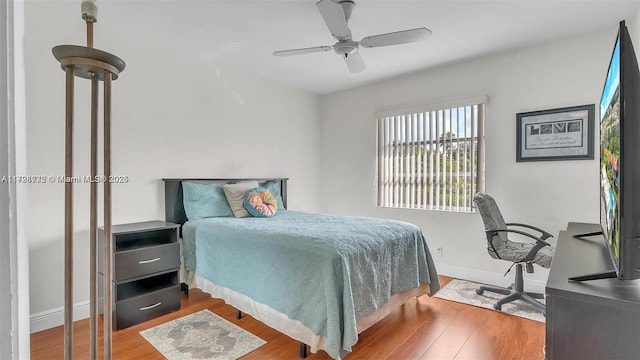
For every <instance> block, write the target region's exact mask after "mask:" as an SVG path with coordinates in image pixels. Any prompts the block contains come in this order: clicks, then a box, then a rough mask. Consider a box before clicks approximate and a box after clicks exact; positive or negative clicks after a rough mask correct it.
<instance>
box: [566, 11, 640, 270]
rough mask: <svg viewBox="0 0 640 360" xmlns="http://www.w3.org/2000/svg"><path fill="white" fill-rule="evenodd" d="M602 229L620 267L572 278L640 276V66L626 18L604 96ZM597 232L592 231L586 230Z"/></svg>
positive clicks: (601, 180) (601, 145)
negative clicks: (639, 67)
mask: <svg viewBox="0 0 640 360" xmlns="http://www.w3.org/2000/svg"><path fill="white" fill-rule="evenodd" d="M599 183H600V227H601V232H599V233H598V234H602V235H603V236H604V239H605V242H606V244H607V247H608V248H609V254H610V255H611V258H612V260H613V265H614V269H612V270H611V271H609V272H604V273H601V274H592V275H586V276H582V277H576V278H572V280H578V281H584V280H593V279H602V278H612V277H617V278H618V279H621V280H633V279H638V278H640V70H639V69H638V60H637V59H636V54H635V52H634V50H633V45H632V43H631V38H630V36H629V31H628V30H627V27H626V26H625V23H624V21H621V22H620V27H619V30H618V36H617V37H616V41H615V45H614V47H613V54H612V56H611V61H610V63H609V69H608V71H607V76H606V79H605V83H604V88H603V90H602V96H601V98H600V181H599ZM585 235H595V233H592V234H582V236H585Z"/></svg>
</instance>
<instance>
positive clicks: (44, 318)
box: [30, 301, 89, 334]
mask: <svg viewBox="0 0 640 360" xmlns="http://www.w3.org/2000/svg"><path fill="white" fill-rule="evenodd" d="M88 317H89V302H88V301H84V302H80V303H77V304H74V305H73V321H76V320H82V319H86V318H88ZM30 323H31V333H32V334H33V333H35V332H38V331H42V330H47V329H51V328H54V327H56V326H62V325H64V308H62V307H60V308H56V309H52V310H47V311H43V312H41V313H37V314H33V315H31V322H30Z"/></svg>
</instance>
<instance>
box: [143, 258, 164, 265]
mask: <svg viewBox="0 0 640 360" xmlns="http://www.w3.org/2000/svg"><path fill="white" fill-rule="evenodd" d="M158 260H160V258H155V259H151V260H142V261H138V264H149V263H152V262H156V261H158Z"/></svg>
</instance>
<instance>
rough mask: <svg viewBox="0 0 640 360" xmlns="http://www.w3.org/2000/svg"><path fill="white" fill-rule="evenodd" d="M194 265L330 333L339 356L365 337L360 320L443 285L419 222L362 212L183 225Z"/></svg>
mask: <svg viewBox="0 0 640 360" xmlns="http://www.w3.org/2000/svg"><path fill="white" fill-rule="evenodd" d="M183 254H184V262H185V267H186V269H187V270H191V271H194V272H195V273H196V274H197V275H198V276H200V277H203V278H206V279H207V280H209V281H211V282H213V283H215V284H217V285H219V286H223V287H227V288H229V289H232V290H234V291H236V292H240V293H242V294H244V295H247V296H249V297H251V298H252V299H254V300H255V301H257V302H260V303H262V304H265V305H268V306H269V307H271V308H273V309H275V310H277V311H279V312H281V313H284V314H286V315H287V316H288V317H289V318H291V319H296V320H298V321H300V322H301V323H303V324H304V325H305V326H307V327H308V328H310V329H311V330H312V331H313V332H314V333H315V334H317V335H322V336H325V337H326V347H327V349H326V351H327V353H328V354H329V355H330V356H331V357H333V358H335V359H340V358H341V357H342V356H344V355H345V354H347V353H348V352H350V351H351V346H352V345H354V344H355V343H356V342H357V340H358V333H357V328H356V321H357V320H358V319H360V318H362V317H364V316H366V315H368V314H370V313H372V312H374V311H375V310H376V309H377V308H378V307H379V306H380V305H382V304H384V303H386V302H387V301H388V300H389V298H390V296H391V295H393V294H396V293H399V292H401V291H405V290H409V289H413V288H415V287H418V286H419V285H420V284H430V289H431V290H430V291H431V294H433V293H435V292H436V291H437V290H438V289H439V287H440V284H439V283H438V277H437V274H436V269H435V267H434V265H433V261H432V259H431V254H430V253H429V249H428V248H427V245H426V242H425V240H424V237H423V235H422V232H421V231H420V229H419V228H418V227H417V226H415V225H412V224H409V223H405V222H401V221H394V220H383V219H373V218H363V217H347V216H332V215H318V214H309V213H303V212H297V211H290V210H289V211H287V210H282V211H280V212H278V214H276V216H274V217H271V218H253V217H249V218H232V217H218V218H207V219H200V220H196V221H189V222H187V223H185V225H184V227H183Z"/></svg>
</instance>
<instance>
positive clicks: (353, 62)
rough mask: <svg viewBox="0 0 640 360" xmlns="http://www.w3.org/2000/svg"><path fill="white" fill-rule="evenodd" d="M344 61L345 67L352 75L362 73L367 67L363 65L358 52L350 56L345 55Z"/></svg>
mask: <svg viewBox="0 0 640 360" xmlns="http://www.w3.org/2000/svg"><path fill="white" fill-rule="evenodd" d="M344 61H346V63H347V67H348V68H349V71H351V72H352V73H359V72H363V71H365V70H366V69H367V65H365V64H364V60H362V56H361V55H360V53H359V52H357V51H356V52H352V53H351V54H347V55H345V57H344Z"/></svg>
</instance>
